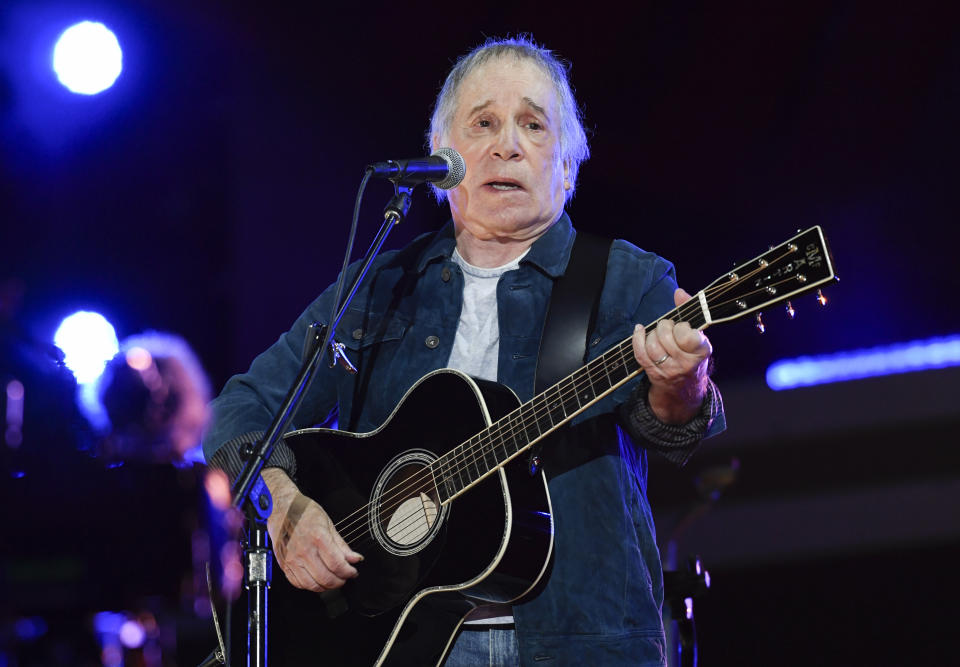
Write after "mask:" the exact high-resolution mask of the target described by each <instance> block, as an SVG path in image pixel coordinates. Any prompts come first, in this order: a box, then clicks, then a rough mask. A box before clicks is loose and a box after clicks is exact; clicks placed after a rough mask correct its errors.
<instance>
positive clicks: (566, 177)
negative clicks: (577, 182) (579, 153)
mask: <svg viewBox="0 0 960 667" xmlns="http://www.w3.org/2000/svg"><path fill="white" fill-rule="evenodd" d="M572 187H573V183H571V182H570V160H564V161H563V189H564V190H569V189H570V188H572Z"/></svg>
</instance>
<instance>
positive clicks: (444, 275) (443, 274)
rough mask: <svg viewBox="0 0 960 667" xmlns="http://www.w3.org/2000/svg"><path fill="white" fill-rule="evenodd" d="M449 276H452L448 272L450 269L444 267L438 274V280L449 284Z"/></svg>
mask: <svg viewBox="0 0 960 667" xmlns="http://www.w3.org/2000/svg"><path fill="white" fill-rule="evenodd" d="M451 275H453V274H452V273H451V271H450V267H449V266H445V267H443V271H441V272H440V280H442V281H443V282H445V283H448V282H450V276H451Z"/></svg>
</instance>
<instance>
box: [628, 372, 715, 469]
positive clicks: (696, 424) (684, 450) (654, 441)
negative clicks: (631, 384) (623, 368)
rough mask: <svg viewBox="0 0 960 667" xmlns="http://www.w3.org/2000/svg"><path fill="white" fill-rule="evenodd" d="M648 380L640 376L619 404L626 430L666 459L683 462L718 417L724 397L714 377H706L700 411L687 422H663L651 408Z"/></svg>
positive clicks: (644, 376) (680, 464)
mask: <svg viewBox="0 0 960 667" xmlns="http://www.w3.org/2000/svg"><path fill="white" fill-rule="evenodd" d="M649 393H650V380H649V379H648V378H647V376H646V375H641V377H640V383H639V385H637V388H636V389H635V390H634V392H633V394H632V395H631V396H630V399H629V400H627V402H626V403H624V404H623V405H622V406H621V409H620V416H621V420H622V422H623V425H624V427H625V428H626V429H627V432H628V433H629V434H630V435H631V437H634V438H635V439H640V440H643V441H645V442H646V443H647V445H648V447H649V448H650V449H653V450H655V451H657V452H660V454H662V455H663V456H664V457H665V458H666V459H667V460H668V461H670V462H672V463H675V464H677V465H678V466H682V465H684V464H685V463H686V462H687V461H688V460H689V459H690V457H691V456H693V452H694V451H695V450H696V448H697V445H698V444H699V443H700V441H701V440H703V438H704V436H705V435H706V433H707V430H708V429H709V428H710V425H711V424H713V422H714V420H715V419H716V418H717V416H718V415H719V414H720V413H721V412H723V399H722V398H721V397H720V390H719V389H717V385H715V384H714V383H713V380H711V379H709V378H707V394H706V396H704V398H703V403H702V404H701V405H700V412H699V413H697V415H696V416H695V417H694V418H693V419H691V420H690V421H689V422H687V423H686V424H665V423H664V422H662V421H660V419H658V418H657V416H656V415H655V414H654V413H653V409H652V408H651V407H650V401H649V398H648V394H649Z"/></svg>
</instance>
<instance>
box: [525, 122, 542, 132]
mask: <svg viewBox="0 0 960 667" xmlns="http://www.w3.org/2000/svg"><path fill="white" fill-rule="evenodd" d="M527 129H528V130H534V131H540V130H542V129H543V125H541V124H540V123H538V122H536V121H530V122H529V123H527Z"/></svg>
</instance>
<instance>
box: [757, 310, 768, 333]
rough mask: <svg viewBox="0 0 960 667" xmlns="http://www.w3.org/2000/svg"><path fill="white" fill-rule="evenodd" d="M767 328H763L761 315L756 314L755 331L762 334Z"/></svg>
mask: <svg viewBox="0 0 960 667" xmlns="http://www.w3.org/2000/svg"><path fill="white" fill-rule="evenodd" d="M766 330H767V328H766V327H765V326H763V313H757V331H759V332H760V333H763V332H764V331H766Z"/></svg>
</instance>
